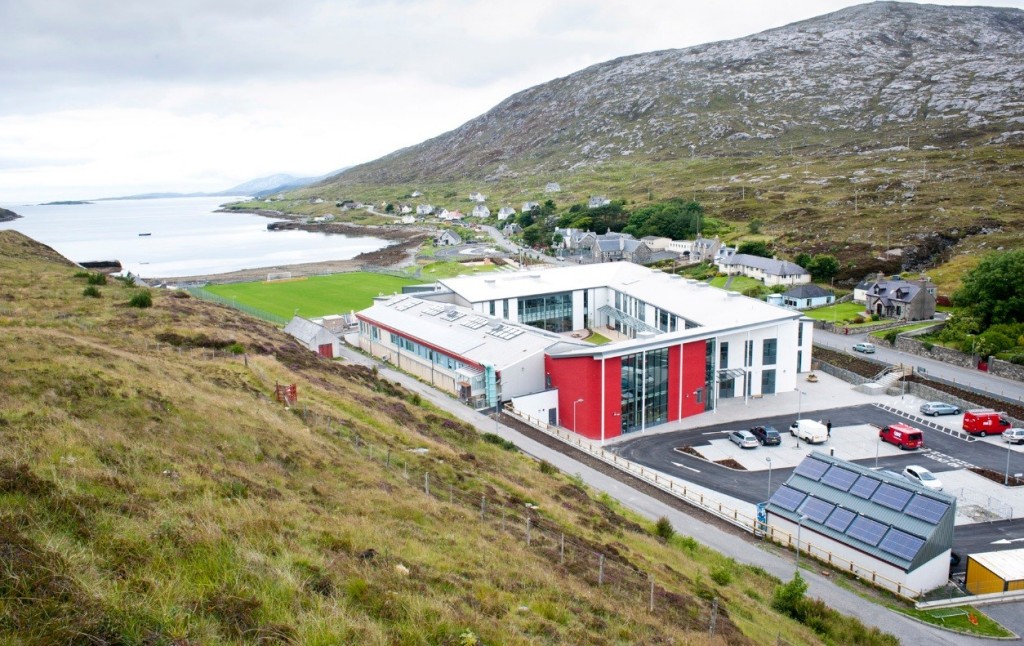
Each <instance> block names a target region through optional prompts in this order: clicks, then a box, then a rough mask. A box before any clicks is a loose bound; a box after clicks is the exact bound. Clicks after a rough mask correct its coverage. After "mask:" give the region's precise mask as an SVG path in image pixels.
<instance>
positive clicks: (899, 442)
mask: <svg viewBox="0 0 1024 646" xmlns="http://www.w3.org/2000/svg"><path fill="white" fill-rule="evenodd" d="M878 438H879V439H880V440H882V441H883V442H888V443H889V444H895V445H896V446H898V447H900V450H901V451H906V450H907V449H919V448H921V447H922V446H924V433H922V432H921V430H920V429H916V428H914V427H913V426H910V425H908V424H890V425H889V426H886V427H884V428H879V429H878Z"/></svg>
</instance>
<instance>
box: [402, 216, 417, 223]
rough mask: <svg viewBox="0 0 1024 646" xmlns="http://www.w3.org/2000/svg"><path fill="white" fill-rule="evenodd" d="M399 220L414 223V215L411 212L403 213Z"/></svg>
mask: <svg viewBox="0 0 1024 646" xmlns="http://www.w3.org/2000/svg"><path fill="white" fill-rule="evenodd" d="M400 222H401V223H402V224H415V223H416V216H415V215H412V214H408V215H403V216H402V219H401V220H400Z"/></svg>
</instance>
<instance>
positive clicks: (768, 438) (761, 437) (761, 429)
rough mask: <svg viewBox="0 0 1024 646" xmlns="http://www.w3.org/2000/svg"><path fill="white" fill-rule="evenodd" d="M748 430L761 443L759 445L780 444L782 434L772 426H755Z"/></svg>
mask: <svg viewBox="0 0 1024 646" xmlns="http://www.w3.org/2000/svg"><path fill="white" fill-rule="evenodd" d="M750 432H751V433H752V434H753V435H754V437H756V438H757V441H758V442H760V443H761V446H774V445H778V444H782V436H781V435H779V432H778V431H777V430H775V427H774V426H755V427H753V428H751V429H750Z"/></svg>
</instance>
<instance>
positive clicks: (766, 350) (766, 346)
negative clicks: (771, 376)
mask: <svg viewBox="0 0 1024 646" xmlns="http://www.w3.org/2000/svg"><path fill="white" fill-rule="evenodd" d="M778 346H779V341H778V339H765V340H764V343H763V344H762V345H761V365H763V366H774V365H775V363H776V354H777V352H778Z"/></svg>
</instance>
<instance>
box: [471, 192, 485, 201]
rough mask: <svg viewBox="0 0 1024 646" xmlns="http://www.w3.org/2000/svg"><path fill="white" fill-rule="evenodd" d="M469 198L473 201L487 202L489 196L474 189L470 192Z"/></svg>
mask: <svg viewBox="0 0 1024 646" xmlns="http://www.w3.org/2000/svg"><path fill="white" fill-rule="evenodd" d="M469 200H470V201H471V202H486V201H487V196H486V195H484V194H483V193H480V192H478V191H473V192H472V193H470V194H469Z"/></svg>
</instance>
